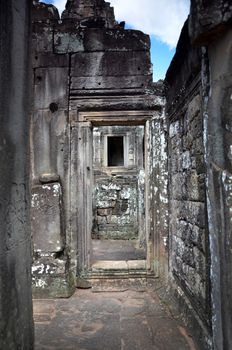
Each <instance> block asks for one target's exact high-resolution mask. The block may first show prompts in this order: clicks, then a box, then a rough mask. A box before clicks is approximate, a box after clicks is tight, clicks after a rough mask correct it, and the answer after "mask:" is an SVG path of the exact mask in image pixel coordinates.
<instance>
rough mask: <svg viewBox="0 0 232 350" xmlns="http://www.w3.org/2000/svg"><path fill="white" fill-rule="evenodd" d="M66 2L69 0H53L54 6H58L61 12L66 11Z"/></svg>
mask: <svg viewBox="0 0 232 350" xmlns="http://www.w3.org/2000/svg"><path fill="white" fill-rule="evenodd" d="M66 2H67V0H54V1H53V4H54V6H56V8H57V9H58V11H59V13H60V14H61V13H62V12H63V11H64V9H65V5H66Z"/></svg>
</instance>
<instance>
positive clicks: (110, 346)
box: [34, 282, 197, 350]
mask: <svg viewBox="0 0 232 350" xmlns="http://www.w3.org/2000/svg"><path fill="white" fill-rule="evenodd" d="M138 284H139V283H138ZM128 287H129V286H128V285H127V283H126V282H124V288H123V287H121V291H113V290H116V289H118V290H119V289H120V288H110V289H111V291H108V292H102V291H101V292H99V290H97V289H96V290H94V289H93V290H90V289H89V290H80V289H79V290H77V291H76V292H75V294H74V295H73V296H72V297H71V298H69V299H55V300H54V299H53V300H36V301H35V302H34V318H35V350H53V349H56V350H64V349H65V350H197V348H196V347H195V345H194V342H193V339H192V338H191V336H190V335H189V333H188V331H187V330H186V328H185V326H184V325H183V324H182V322H181V318H180V315H179V317H178V316H177V315H175V314H173V313H172V312H171V311H170V310H168V309H167V305H165V304H164V303H162V302H161V301H160V299H159V297H158V296H157V294H156V292H155V291H154V289H153V288H147V287H146V288H144V287H143V288H142V286H140V288H138V287H136V288H133V287H131V286H130V287H129V288H128ZM108 289H109V288H108ZM136 289H137V290H136Z"/></svg>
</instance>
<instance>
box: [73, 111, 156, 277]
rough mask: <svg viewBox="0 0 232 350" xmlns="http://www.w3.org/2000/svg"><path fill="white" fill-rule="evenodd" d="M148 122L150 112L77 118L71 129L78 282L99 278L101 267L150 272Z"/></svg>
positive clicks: (149, 127) (102, 114)
mask: <svg viewBox="0 0 232 350" xmlns="http://www.w3.org/2000/svg"><path fill="white" fill-rule="evenodd" d="M153 116H154V112H152V111H149V112H143V111H126V112H125V111H123V112H121V111H114V112H79V113H78V118H77V120H76V121H74V122H73V123H72V140H71V144H72V151H71V154H72V157H71V158H72V173H71V179H72V180H73V182H72V189H73V191H72V193H71V196H72V200H71V203H72V210H73V213H74V214H75V212H74V210H75V208H76V214H77V215H76V216H73V218H74V220H73V221H72V229H73V237H75V236H74V234H75V231H74V230H75V228H76V232H77V242H76V244H77V274H78V275H79V276H85V275H87V276H90V275H91V274H92V275H93V274H94V273H95V274H97V272H98V269H99V270H100V271H101V272H102V269H103V265H104V262H107V264H106V270H110V269H111V267H112V266H111V265H113V266H117V267H118V269H119V270H120V269H122V270H124V272H125V270H126V271H129V269H130V268H132V269H134V270H136V269H137V267H138V269H140V270H142V269H143V270H144V271H146V270H151V269H152V268H151V260H152V259H154V254H153V247H154V240H153V242H152V236H151V231H150V221H151V220H150V216H149V211H150V198H151V196H150V195H149V191H150V186H149V184H150V181H149V180H150V174H151V169H150V166H151V164H150V161H148V160H149V159H151V158H152V157H151V154H150V152H151V150H152V146H151V142H152V139H151V138H150V134H151V125H152V117H153ZM75 179H76V182H75V183H74V180H75ZM80 203H83V205H80ZM73 243H74V244H75V241H74V239H73ZM138 262H139V264H138ZM104 266H105V265H104ZM152 267H153V266H152Z"/></svg>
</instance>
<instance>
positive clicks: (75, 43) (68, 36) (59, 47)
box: [54, 31, 84, 54]
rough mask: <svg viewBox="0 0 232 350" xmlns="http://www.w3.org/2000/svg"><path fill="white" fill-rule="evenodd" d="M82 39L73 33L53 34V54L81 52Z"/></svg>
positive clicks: (56, 32) (57, 32)
mask: <svg viewBox="0 0 232 350" xmlns="http://www.w3.org/2000/svg"><path fill="white" fill-rule="evenodd" d="M83 51H84V45H83V37H82V36H81V34H79V33H77V32H75V33H71V32H60V31H55V33H54V52H55V53H57V54H62V53H63V54H66V53H73V52H83Z"/></svg>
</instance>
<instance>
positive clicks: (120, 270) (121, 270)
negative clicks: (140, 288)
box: [89, 260, 149, 278]
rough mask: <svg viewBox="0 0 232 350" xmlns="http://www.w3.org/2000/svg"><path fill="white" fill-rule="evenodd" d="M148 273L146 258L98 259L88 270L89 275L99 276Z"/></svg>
mask: <svg viewBox="0 0 232 350" xmlns="http://www.w3.org/2000/svg"><path fill="white" fill-rule="evenodd" d="M147 274H149V271H147V263H146V260H127V261H125V260H118V261H115V260H99V261H97V262H95V263H94V264H92V267H91V270H90V271H89V277H90V278H95V277H101V276H112V277H119V278H120V277H122V276H125V277H127V276H131V275H133V276H136V275H138V276H146V275H147Z"/></svg>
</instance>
